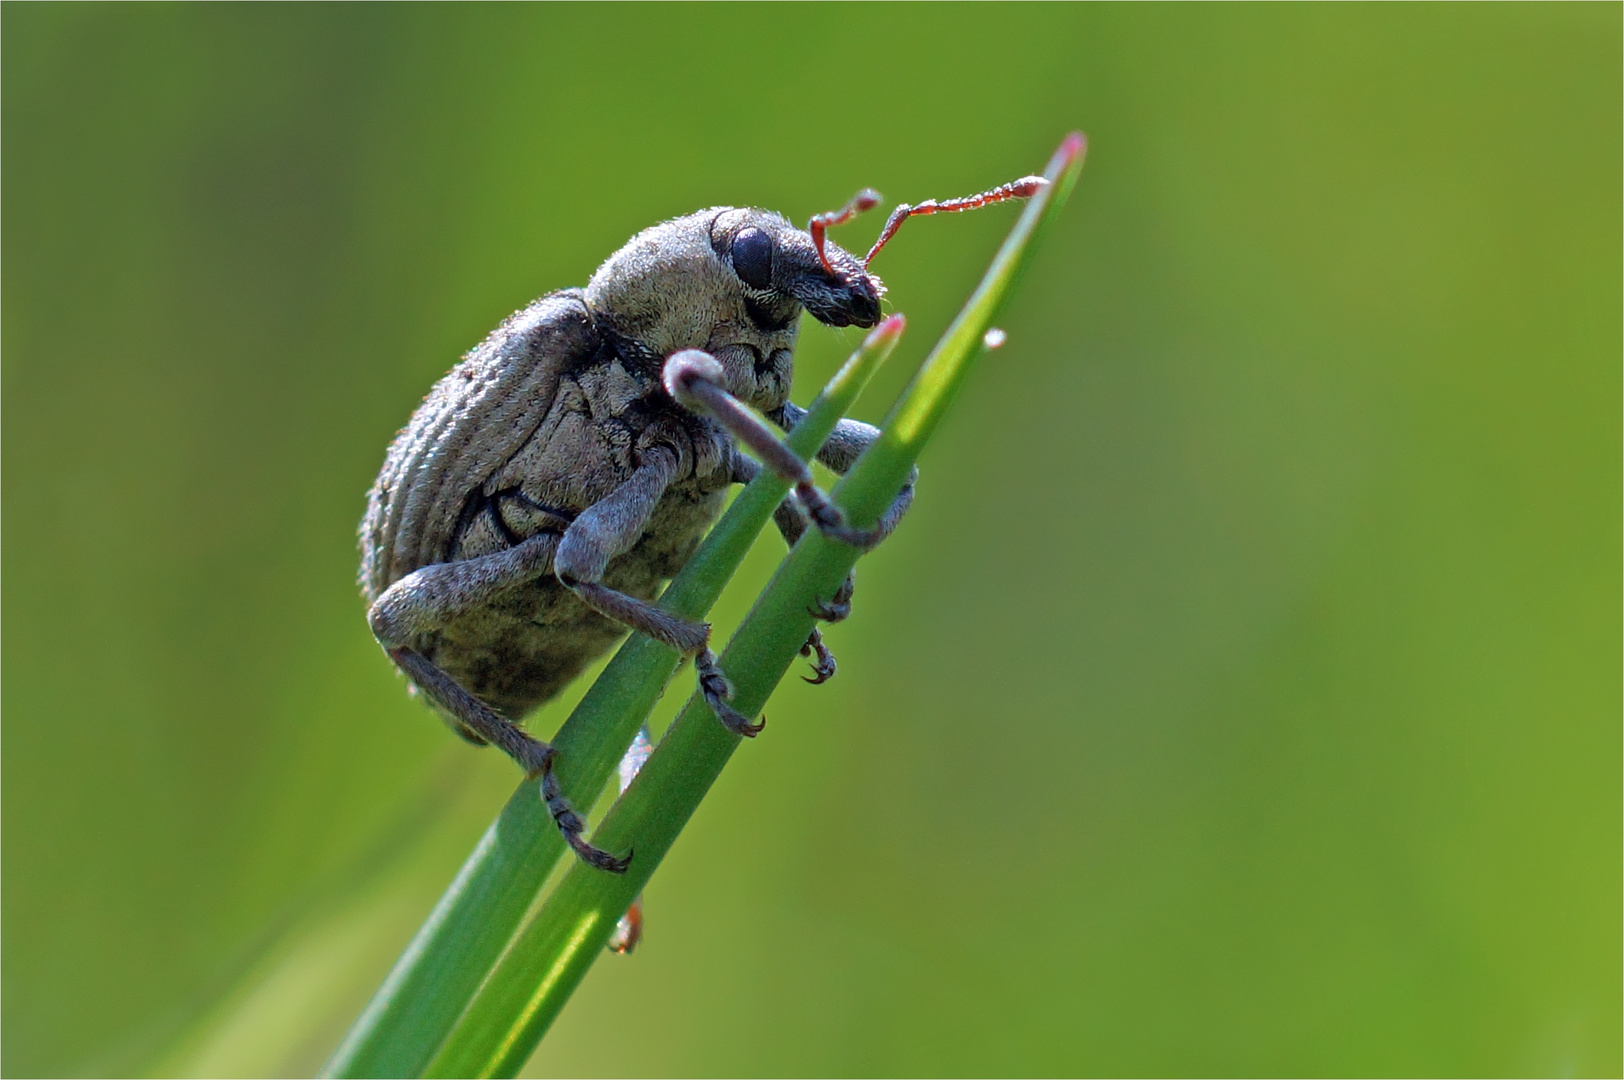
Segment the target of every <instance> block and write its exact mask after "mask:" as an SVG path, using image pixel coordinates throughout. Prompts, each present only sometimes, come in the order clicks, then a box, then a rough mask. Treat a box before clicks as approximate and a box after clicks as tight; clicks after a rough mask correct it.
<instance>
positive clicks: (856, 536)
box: [664, 349, 884, 549]
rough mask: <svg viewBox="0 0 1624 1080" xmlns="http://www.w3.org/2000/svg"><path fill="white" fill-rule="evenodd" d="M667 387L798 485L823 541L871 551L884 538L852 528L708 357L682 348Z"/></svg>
mask: <svg viewBox="0 0 1624 1080" xmlns="http://www.w3.org/2000/svg"><path fill="white" fill-rule="evenodd" d="M664 374H665V388H666V390H667V391H668V392H669V393H670V394H671V396H672V397H673V398H675V399H676V400H677V402H678V403H679V404H681V405H682V406H683V407H684V408H687V409H689V410H692V411H693V412H697V413H701V414H704V415H706V416H710V417H712V418H713V419H715V420H716V421H717V422H718V423H720V424H721V425H722V427H723V428H725V429H726V430H727V433H728V434H729V435H732V436H733V437H734V438H735V439H737V440H739V442H741V443H743V444H744V445H745V446H746V447H747V448H748V449H749V450H750V452H751V453H752V454H754V455H755V456H756V457H757V458H759V459H761V463H762V464H763V465H765V466H766V467H767V468H769V469H771V470H772V471H773V472H775V473H777V474H778V475H779V476H780V477H782V478H783V479H784V480H786V481H788V482H789V483H791V484H793V485H795V498H796V500H797V501H798V502H800V504H801V505H802V506H804V507H805V508H806V512H807V514H808V516H810V517H811V519H812V523H813V524H814V525H816V526H817V527H818V529H819V531H821V532H822V533H823V534H824V535H825V536H828V537H831V538H833V539H835V540H839V541H841V542H842V543H846V544H851V545H852V546H853V547H859V548H864V549H867V548H871V547H873V546H874V545H875V544H877V543H879V542H880V541H881V540H882V539H884V534H882V533H881V532H880V531H879V530H878V529H858V528H854V527H853V526H852V525H851V524H850V523H849V522H847V520H846V515H845V514H844V513H842V512H841V509H840V507H838V506H836V505H835V504H834V503H832V502H830V501H829V497H828V496H827V495H825V494H824V493H823V491H822V490H821V489H820V488H819V487H818V486H817V484H816V483H814V482H813V479H812V470H811V469H810V468H809V467H808V466H807V464H806V462H804V461H802V460H801V459H800V458H799V457H797V456H796V455H795V451H793V450H791V449H790V448H789V447H788V446H786V445H785V444H784V441H783V440H782V439H780V438H779V437H778V435H777V434H776V433H775V432H774V431H773V430H772V428H770V427H768V426H767V425H766V424H765V423H764V422H763V421H762V420H761V419H760V418H759V417H758V416H756V414H755V413H753V412H751V411H750V410H749V409H747V408H746V407H745V406H744V405H743V404H742V403H741V402H740V401H739V399H738V398H736V397H734V396H733V395H732V394H730V393H728V392H727V390H725V389H724V388H723V387H722V384H721V380H722V365H721V364H720V363H719V362H717V360H716V358H715V357H714V356H712V355H710V354H709V353H707V352H701V351H700V350H698V349H684V350H682V351H681V352H678V353H673V354H672V356H671V358H670V359H669V360H667V361H666V362H665V372H664Z"/></svg>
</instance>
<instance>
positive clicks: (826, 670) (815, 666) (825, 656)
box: [801, 626, 838, 686]
mask: <svg viewBox="0 0 1624 1080" xmlns="http://www.w3.org/2000/svg"><path fill="white" fill-rule="evenodd" d="M813 653H816V654H817V657H818V658H817V659H816V660H814V661H812V674H811V675H802V676H801V679H802V681H803V682H809V683H811V684H812V685H813V686H821V685H822V684H823V683H826V682H828V681H829V680H830V679H832V678H834V677H835V671H836V669H837V668H838V665H837V664H836V663H835V654H834V653H832V652H830V651H829V647H828V646H827V645H825V644H824V643H823V631H821V630H819V629H818V628H817V627H815V626H814V627H813V628H812V632H811V633H810V634H808V635H807V636H806V644H805V645H802V646H801V655H802V656H811V655H812V654H813Z"/></svg>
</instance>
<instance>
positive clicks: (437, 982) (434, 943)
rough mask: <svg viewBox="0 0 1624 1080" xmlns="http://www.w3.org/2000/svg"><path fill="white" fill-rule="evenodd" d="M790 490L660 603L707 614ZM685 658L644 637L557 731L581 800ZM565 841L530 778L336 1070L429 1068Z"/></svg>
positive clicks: (892, 326)
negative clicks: (682, 658) (679, 659)
mask: <svg viewBox="0 0 1624 1080" xmlns="http://www.w3.org/2000/svg"><path fill="white" fill-rule="evenodd" d="M903 326H904V320H903V318H902V317H901V316H900V315H896V316H892V317H891V318H888V319H886V320H885V321H884V322H882V323H881V324H880V325H879V326H878V327H876V328H875V329H874V330H873V331H872V332H871V333H870V334H869V335H868V337H867V338H866V339H865V340H864V342H863V344H862V345H861V346H860V347H859V348H858V350H857V351H856V352H855V353H853V354H852V356H851V358H850V359H849V360H847V362H846V363H845V365H844V366H843V367H842V368H841V369H840V371H838V372H837V373H836V374H835V376H834V378H833V379H831V380H830V381H829V383H828V385H827V386H825V387H824V389H823V392H822V393H821V394H820V395H819V396H818V398H817V400H816V401H814V402H813V403H812V406H811V408H810V410H809V411H808V413H807V415H806V416H805V417H803V418H802V420H801V422H800V423H799V424H797V425H796V427H795V430H794V431H793V432H791V433H790V435H789V436H788V442H789V445H790V446H791V447H792V448H793V449H794V450H795V452H796V453H798V454H800V455H802V456H803V457H811V456H812V455H813V454H814V453H815V452H816V451H817V449H818V447H820V446H822V445H823V443H824V441H825V440H826V439H827V438H828V437H829V433H830V432H831V431H833V430H834V426H835V424H836V423H837V422H838V421H839V420H840V418H841V417H842V416H843V415H845V413H846V412H847V411H849V410H850V408H851V405H852V402H853V401H855V400H856V398H857V395H858V394H859V393H860V392H861V390H862V389H863V387H864V386H865V385H866V384H867V382H868V380H869V378H870V377H871V376H872V375H873V374H874V372H875V371H876V370H878V368H879V366H880V364H882V363H884V361H885V358H886V357H887V356H889V355H890V353H891V350H892V349H893V348H894V347H895V345H896V342H897V339H898V337H899V336H900V334H901V333H902V330H903ZM788 490H789V485H788V484H786V483H785V482H784V481H782V480H780V479H778V478H777V477H775V476H773V475H771V474H770V473H768V472H766V471H765V470H763V472H762V473H761V475H760V476H758V477H756V479H754V480H752V481H751V482H750V483H749V484H748V485H746V486H745V488H744V490H743V491H741V492H740V493H739V495H738V497H737V498H736V499H734V501H733V504H732V505H731V506H729V507H728V510H727V513H725V514H724V515H723V516H722V519H721V520H720V521H719V522H717V524H716V527H715V528H714V529H712V530H711V532H710V534H709V535H708V536H707V537H706V539H705V541H704V543H703V544H701V546H700V548H699V550H698V551H696V552H695V553H694V556H693V558H692V559H690V560H689V561H688V564H687V565H686V566H685V567H684V568H683V570H682V572H681V573H680V574H679V575H678V576H677V577H676V578H675V579H674V580H673V581H672V583H671V585H670V586H669V587H668V588H667V589H666V590H665V592H664V594H663V595H662V596H661V597H660V606H661V607H663V608H665V609H666V610H668V611H670V612H672V613H674V614H677V615H681V616H683V617H685V618H691V619H698V618H703V617H704V615H705V613H706V612H707V611H709V610H710V607H711V605H712V604H713V603H715V602H716V598H717V597H718V596H719V595H721V592H722V589H723V587H724V586H725V585H726V584H727V581H728V580H729V579H730V578H731V577H732V576H733V573H734V571H736V570H737V569H738V566H739V563H740V561H741V560H742V559H743V558H744V555H745V553H746V552H747V551H748V550H749V548H750V544H751V543H752V542H753V541H754V540H755V537H756V535H757V534H758V533H759V532H760V531H761V529H762V527H763V526H764V525H765V524H766V523H767V521H768V519H769V518H771V516H772V512H773V510H774V508H776V507H777V506H778V503H779V501H780V500H782V499H783V497H784V495H785V494H786V493H787V492H788ZM677 663H678V656H677V654H676V652H675V651H673V650H672V649H670V648H668V647H666V646H664V645H661V644H659V643H657V642H655V641H652V640H650V639H649V638H646V637H644V636H642V635H640V634H634V635H632V637H631V638H630V639H629V640H627V642H626V643H625V644H624V645H622V646H621V648H620V650H619V651H618V652H617V653H616V654H615V656H614V658H613V659H612V660H611V661H610V662H609V664H608V666H607V667H606V668H605V669H604V672H603V674H602V675H601V676H600V677H599V678H598V679H597V681H596V682H594V684H593V685H592V688H591V689H590V690H589V691H588V692H587V694H586V696H585V697H584V698H582V700H581V703H580V704H579V705H578V706H576V708H575V710H574V712H572V713H571V714H570V716H569V719H568V720H566V721H565V723H564V725H563V727H561V728H560V729H559V732H558V735H557V737H556V738H554V740H553V745H554V746H556V747H557V748H558V751H559V765H558V775H559V781H560V783H561V784H562V786H563V789H564V792H565V794H567V795H568V796H569V798H570V799H571V800H573V802H574V804H575V805H576V806H579V807H583V808H585V807H590V806H591V805H592V803H593V802H594V801H596V799H597V798H598V796H599V794H600V793H601V792H602V791H603V789H604V786H605V785H606V784H607V783H608V780H609V777H610V776H611V775H612V774H613V773H614V770H615V766H616V764H617V763H618V762H619V760H620V757H621V755H622V754H623V753H624V752H625V750H626V747H627V745H628V744H629V743H630V742H631V740H632V736H633V734H634V733H635V732H636V731H637V729H638V726H639V725H640V724H641V723H642V722H643V720H644V719H645V718H646V717H647V716H648V714H649V712H650V710H652V709H653V707H654V703H655V702H656V701H657V700H658V699H659V696H660V693H661V691H662V690H664V688H665V685H666V683H667V682H669V681H670V679H671V675H672V673H673V672H674V671H675V670H676V666H677ZM564 851H565V847H564V842H563V839H562V838H561V837H560V836H559V833H558V830H557V829H556V828H555V827H554V826H553V824H552V822H551V820H549V818H548V816H547V813H546V811H545V809H544V808H543V806H542V803H541V799H540V797H539V796H538V794H537V791H536V785H535V784H533V783H522V784H520V785H519V788H518V790H517V791H516V792H514V794H513V796H512V798H510V799H509V800H508V802H507V805H506V806H505V807H504V808H503V809H502V812H501V814H500V816H499V817H498V818H497V819H496V821H495V822H494V823H493V824H492V825H491V827H490V828H489V829H487V830H486V832H485V835H484V836H483V837H482V838H481V839H480V842H479V844H478V845H477V846H476V847H475V849H474V851H473V853H472V854H471V855H470V856H469V858H468V860H467V861H466V862H465V863H464V864H463V867H462V869H461V870H460V871H459V872H458V874H457V877H456V879H455V880H454V881H453V882H452V883H451V886H450V887H449V888H448V889H447V890H446V892H445V894H444V895H443V896H442V897H441V899H440V902H439V903H438V904H437V905H436V906H435V908H434V911H433V912H432V913H431V914H430V915H429V918H428V920H427V921H426V922H424V924H423V926H422V928H421V929H419V931H418V932H417V935H416V936H415V937H414V938H413V939H412V942H411V944H410V945H408V946H407V948H406V951H405V952H404V953H403V954H402V955H401V957H400V959H399V960H398V961H397V962H396V964H395V967H394V969H393V970H392V971H391V972H390V973H389V976H388V977H387V978H386V979H385V981H384V983H383V985H382V986H381V987H380V988H379V989H378V992H377V993H376V994H375V995H374V996H373V999H372V1001H371V1002H370V1003H368V1005H367V1007H366V1010H365V1011H364V1012H363V1013H362V1014H361V1017H360V1018H359V1019H358V1020H357V1021H356V1023H355V1025H354V1026H353V1027H352V1028H351V1029H350V1031H349V1033H348V1034H347V1035H346V1036H345V1039H344V1042H343V1043H342V1044H341V1045H340V1046H339V1048H338V1050H337V1051H336V1052H335V1053H334V1055H333V1058H332V1060H331V1061H329V1062H328V1064H327V1067H326V1070H325V1075H328V1076H335V1077H362V1076H417V1075H419V1074H420V1073H421V1071H422V1069H423V1067H424V1066H425V1065H426V1064H427V1063H428V1061H429V1059H430V1058H431V1056H432V1055H433V1054H434V1052H435V1051H436V1050H437V1049H438V1048H439V1046H440V1044H441V1042H442V1041H443V1040H444V1039H445V1037H446V1035H447V1033H448V1032H450V1031H451V1029H452V1025H453V1024H454V1023H455V1022H456V1020H457V1018H458V1016H460V1015H461V1014H462V1012H463V1009H464V1008H465V1007H466V1006H467V1005H468V1002H469V1000H470V999H471V998H472V997H473V995H474V993H475V991H476V990H478V988H479V986H480V983H481V982H483V981H484V979H485V976H486V974H487V973H488V972H489V971H490V970H491V968H492V966H493V965H494V964H495V963H496V961H497V958H498V957H499V956H501V954H502V951H503V949H505V948H506V947H507V944H508V941H509V940H510V939H511V938H512V936H513V933H514V931H515V930H516V929H517V928H518V926H519V924H520V922H521V921H522V920H523V918H524V915H525V913H526V912H527V911H529V910H530V907H531V905H532V904H533V903H534V902H535V898H536V894H537V893H538V892H539V891H540V889H541V887H542V884H543V882H544V881H545V880H546V878H547V876H548V874H549V873H550V872H551V871H552V868H553V866H554V864H555V863H556V862H557V861H558V859H559V858H560V857H562V855H563V854H564ZM617 918H618V914H617Z"/></svg>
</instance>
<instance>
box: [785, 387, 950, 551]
mask: <svg viewBox="0 0 1624 1080" xmlns="http://www.w3.org/2000/svg"><path fill="white" fill-rule="evenodd" d="M805 415H806V410H805V409H803V408H801V407H800V406H799V405H792V404H790V403H789V402H787V401H786V402H785V403H784V404H783V405H781V406H779V407H778V408H777V409H775V410H773V411H772V412H770V413H768V414H767V418H768V419H770V420H771V421H772V422H773V423H775V424H777V425H778V426H779V427H781V428H783V429H784V430H785V431H788V430H790V429H791V428H793V427H794V426H795V425H796V424H798V423H800V422H801V418H802V417H803V416H805ZM879 437H880V429H879V428H877V427H875V426H874V425H873V424H865V423H863V422H862V421H861V420H852V419H850V418H847V419H843V420H841V421H840V423H838V424H836V425H835V430H834V432H833V433H832V434H831V435H830V436H829V438H828V440H826V441H825V442H824V444H823V446H822V448H821V449H819V450H818V460H819V461H821V462H823V463H824V464H825V465H827V466H829V468H831V469H833V470H834V471H835V472H837V473H839V474H840V475H841V476H845V475H846V472H847V471H848V470H849V469H850V468H851V467H852V465H853V464H855V463H856V461H857V459H858V458H859V457H861V456H862V454H863V451H864V450H867V449H868V448H869V446H871V445H872V444H873V442H874V440H875V439H878V438H879ZM918 479H919V470H918V469H917V468H914V469H912V470H910V471H909V473H908V481H907V483H905V484H903V485H902V490H901V491H899V492H897V497H896V498H895V499H893V500H891V505H890V506H889V507H887V508H886V511H885V513H883V514H881V515H880V520H879V521H877V522H876V523H875V525H874V529H873V531H874V532H875V533H876V534H877V539H876V540H875V541H874V543H876V544H878V543H879V542H880V541H881V540H884V539H885V538H886V537H887V536H890V535H891V533H892V532H894V531H895V530H896V527H897V524H898V523H899V522H901V521H902V515H903V514H906V513H907V512H908V507H909V506H910V505H911V504H912V503H913V496H914V483H915V482H916V481H918Z"/></svg>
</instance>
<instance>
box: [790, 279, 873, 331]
mask: <svg viewBox="0 0 1624 1080" xmlns="http://www.w3.org/2000/svg"><path fill="white" fill-rule="evenodd" d="M798 286H799V287H797V288H796V289H795V298H796V299H797V300H799V301H800V302H801V304H802V305H803V306H804V307H805V308H806V310H807V312H808V313H810V314H811V316H812V317H813V318H814V319H816V320H818V321H819V322H820V323H823V324H824V325H826V326H861V327H863V328H864V329H868V328H869V327H871V326H875V325H877V324H878V323H879V321H880V293H881V291H882V290H881V289H880V288H879V287H878V280H877V279H875V278H873V277H871V276H870V275H868V274H863V273H858V274H853V275H852V276H851V277H848V278H844V279H839V278H836V279H831V278H829V277H827V276H825V275H822V274H819V275H817V276H815V277H807V278H804V279H802V281H801V282H800V283H798Z"/></svg>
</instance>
